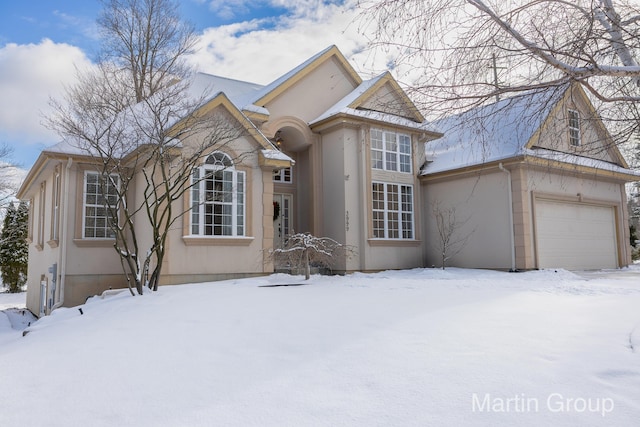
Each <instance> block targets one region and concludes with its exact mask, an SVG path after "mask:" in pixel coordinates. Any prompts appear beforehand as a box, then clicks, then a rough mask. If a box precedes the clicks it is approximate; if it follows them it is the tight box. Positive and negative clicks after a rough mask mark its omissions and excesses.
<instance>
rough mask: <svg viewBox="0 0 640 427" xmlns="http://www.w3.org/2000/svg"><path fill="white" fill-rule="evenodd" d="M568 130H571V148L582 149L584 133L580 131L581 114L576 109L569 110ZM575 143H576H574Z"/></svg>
mask: <svg viewBox="0 0 640 427" xmlns="http://www.w3.org/2000/svg"><path fill="white" fill-rule="evenodd" d="M567 118H568V122H567V123H568V125H567V127H568V129H569V145H570V146H571V147H580V146H581V145H582V132H581V130H580V124H581V123H580V122H581V120H580V112H579V111H578V110H574V109H568V110H567ZM574 141H575V143H574Z"/></svg>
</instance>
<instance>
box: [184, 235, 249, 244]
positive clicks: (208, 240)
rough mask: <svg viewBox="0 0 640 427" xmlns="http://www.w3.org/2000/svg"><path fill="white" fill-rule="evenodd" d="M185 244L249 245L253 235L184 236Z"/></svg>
mask: <svg viewBox="0 0 640 427" xmlns="http://www.w3.org/2000/svg"><path fill="white" fill-rule="evenodd" d="M182 241H183V242H184V244H185V246H249V245H250V244H251V243H252V242H253V241H254V238H253V237H211V236H183V237H182Z"/></svg>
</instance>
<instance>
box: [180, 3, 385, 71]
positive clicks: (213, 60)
mask: <svg viewBox="0 0 640 427" xmlns="http://www.w3.org/2000/svg"><path fill="white" fill-rule="evenodd" d="M272 3H274V4H275V3H282V4H283V5H284V4H285V3H286V6H287V7H288V8H289V9H290V10H292V11H294V12H295V13H294V14H293V16H284V15H283V16H281V17H280V18H279V20H278V21H277V22H273V21H271V20H268V21H264V20H253V21H245V22H241V23H235V24H230V25H224V26H220V27H216V28H208V29H207V30H205V31H204V32H203V34H202V35H201V42H200V49H199V51H198V52H197V53H196V54H195V55H194V56H193V57H192V58H191V60H192V63H194V64H195V66H196V68H197V69H198V70H199V71H203V72H207V73H210V74H216V75H220V76H225V77H230V78H235V79H240V80H247V81H252V82H255V83H261V84H267V83H269V82H271V81H272V80H274V79H275V78H277V77H279V76H280V75H282V74H284V73H285V72H287V71H289V70H290V69H291V68H293V67H295V66H297V65H298V64H300V63H301V62H303V61H304V60H306V59H307V58H309V57H311V56H312V55H314V54H315V53H317V52H319V51H321V50H322V49H324V48H326V47H328V46H330V45H332V44H335V45H337V46H338V48H339V49H340V50H341V51H342V53H343V54H344V55H345V56H346V57H347V59H348V60H349V61H351V63H352V65H353V66H354V68H356V70H357V71H359V72H362V74H363V76H364V77H366V74H367V73H366V71H367V70H371V69H373V68H375V69H381V68H383V67H384V62H383V63H382V64H374V63H372V61H373V62H376V61H375V59H372V58H371V57H370V56H369V53H368V52H367V51H366V50H365V47H366V39H365V38H364V37H363V36H362V35H361V34H360V33H359V30H358V27H357V24H355V23H354V22H353V21H354V19H355V18H356V16H357V14H358V13H359V12H358V11H357V10H356V9H355V7H354V2H353V1H347V2H346V3H345V4H342V5H338V4H332V3H329V2H326V1H321V0H297V1H293V2H284V1H282V0H272Z"/></svg>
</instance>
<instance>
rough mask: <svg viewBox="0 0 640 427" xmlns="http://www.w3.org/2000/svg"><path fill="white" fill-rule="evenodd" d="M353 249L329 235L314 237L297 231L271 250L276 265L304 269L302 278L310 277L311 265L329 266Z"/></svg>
mask: <svg viewBox="0 0 640 427" xmlns="http://www.w3.org/2000/svg"><path fill="white" fill-rule="evenodd" d="M353 253H354V249H353V248H352V247H350V246H348V245H344V244H342V243H339V242H336V241H335V240H333V239H331V238H329V237H315V236H313V235H311V234H309V233H297V234H293V235H291V236H289V237H287V239H286V241H285V242H284V244H283V246H282V247H281V248H277V249H275V250H274V251H273V252H272V254H271V255H272V258H273V259H274V260H275V261H276V263H277V264H278V265H288V266H290V267H293V268H295V269H304V278H305V280H309V278H310V277H311V266H312V265H314V266H323V267H328V268H331V267H332V266H333V265H334V264H335V263H336V262H338V260H339V259H340V258H341V257H349V256H351V255H352V254H353Z"/></svg>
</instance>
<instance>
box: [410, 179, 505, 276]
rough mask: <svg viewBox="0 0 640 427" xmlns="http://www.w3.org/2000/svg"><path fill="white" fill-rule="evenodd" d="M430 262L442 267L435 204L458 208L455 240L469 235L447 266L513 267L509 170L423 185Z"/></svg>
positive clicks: (427, 249) (446, 207)
mask: <svg viewBox="0 0 640 427" xmlns="http://www.w3.org/2000/svg"><path fill="white" fill-rule="evenodd" d="M422 190H423V195H424V199H423V205H422V206H421V208H422V210H423V212H424V215H425V221H424V242H425V243H424V245H425V250H426V265H427V266H429V267H431V266H435V267H441V265H442V256H441V251H440V248H439V241H440V239H439V237H438V229H437V226H436V221H435V220H434V216H433V207H434V205H435V203H436V202H439V203H440V206H441V207H442V209H450V208H453V209H455V217H456V219H457V221H459V222H461V223H464V224H463V225H461V226H460V227H458V228H457V229H456V232H455V233H454V239H453V240H460V239H463V238H465V237H466V238H468V239H467V241H466V244H464V245H462V249H461V250H460V251H459V253H458V254H457V255H455V256H453V257H452V258H451V259H449V260H448V261H446V265H447V266H456V267H466V268H496V269H510V268H511V236H510V219H509V209H510V206H509V196H508V184H507V175H506V173H504V172H502V171H500V170H499V169H497V168H496V169H494V170H491V171H487V172H485V173H483V174H474V175H471V176H466V177H463V178H457V177H449V178H448V179H447V180H446V181H427V182H426V184H425V185H424V186H423V187H422Z"/></svg>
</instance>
